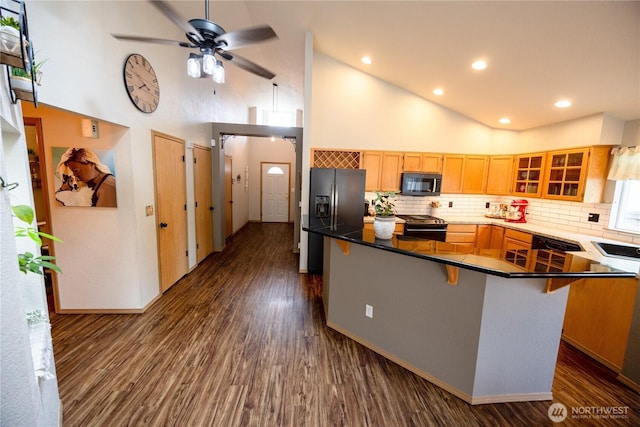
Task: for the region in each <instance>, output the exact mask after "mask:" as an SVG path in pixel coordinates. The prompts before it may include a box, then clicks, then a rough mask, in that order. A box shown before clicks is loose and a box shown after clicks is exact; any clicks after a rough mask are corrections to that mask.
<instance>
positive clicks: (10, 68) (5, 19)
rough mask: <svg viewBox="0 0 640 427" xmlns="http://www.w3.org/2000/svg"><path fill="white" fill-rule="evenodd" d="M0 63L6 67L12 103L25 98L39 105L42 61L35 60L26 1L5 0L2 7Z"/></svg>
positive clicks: (0, 18) (0, 11)
mask: <svg viewBox="0 0 640 427" xmlns="http://www.w3.org/2000/svg"><path fill="white" fill-rule="evenodd" d="M12 5H13V6H14V8H11V6H12ZM0 63H2V64H5V65H6V66H7V79H8V81H9V89H10V90H9V93H10V94H11V102H13V103H14V104H15V103H16V102H17V100H18V99H22V100H24V101H30V102H33V103H34V104H35V105H36V106H37V105H38V101H37V91H36V87H37V85H39V84H40V76H41V75H42V73H41V71H40V66H41V65H42V62H39V63H36V62H35V58H34V54H33V44H32V43H31V41H30V40H29V28H28V25H27V10H26V8H25V4H24V2H23V1H19V0H9V1H4V2H3V3H2V6H0Z"/></svg>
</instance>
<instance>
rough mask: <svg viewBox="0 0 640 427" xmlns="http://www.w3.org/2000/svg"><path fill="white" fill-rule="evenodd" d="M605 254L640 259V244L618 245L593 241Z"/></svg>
mask: <svg viewBox="0 0 640 427" xmlns="http://www.w3.org/2000/svg"><path fill="white" fill-rule="evenodd" d="M593 244H594V246H595V247H596V248H598V250H599V251H600V252H602V254H603V255H605V256H612V257H616V258H626V259H638V260H640V246H629V245H617V244H615V243H604V242H593Z"/></svg>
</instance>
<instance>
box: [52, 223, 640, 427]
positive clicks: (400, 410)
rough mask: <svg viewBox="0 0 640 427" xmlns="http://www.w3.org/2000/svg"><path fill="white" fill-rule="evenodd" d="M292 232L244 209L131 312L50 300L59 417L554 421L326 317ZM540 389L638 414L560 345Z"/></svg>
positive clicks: (629, 394) (292, 422) (631, 402)
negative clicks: (201, 255)
mask: <svg viewBox="0 0 640 427" xmlns="http://www.w3.org/2000/svg"><path fill="white" fill-rule="evenodd" d="M292 241H293V225H292V224H282V223H265V224H259V223H249V224H248V225H247V226H245V227H244V228H243V229H241V230H240V231H239V232H238V233H237V234H236V235H235V236H233V237H232V238H231V239H229V241H228V242H227V248H226V249H225V251H224V252H222V253H216V254H213V255H211V256H209V257H208V258H207V259H205V260H204V261H203V262H202V263H201V264H200V265H199V266H198V267H197V268H196V269H195V270H194V271H192V272H191V273H190V274H188V275H187V276H185V277H184V278H183V279H181V280H180V281H179V282H178V283H177V284H175V285H174V286H172V287H171V288H170V289H169V290H168V291H167V292H166V293H165V294H164V295H163V296H162V298H160V299H159V300H158V301H157V302H156V303H155V304H154V305H153V306H152V307H151V308H150V309H149V310H148V311H147V312H146V313H144V314H136V315H59V314H52V315H51V323H52V335H53V345H54V351H55V360H56V369H57V375H58V382H59V389H60V398H61V400H62V403H63V405H64V407H63V412H64V415H63V422H64V426H65V427H72V426H92V427H94V426H126V425H129V426H140V425H152V426H159V425H167V426H224V427H227V426H230V427H235V426H292V427H298V426H382V427H396V426H430V425H456V426H498V425H505V426H507V425H508V426H514V425H518V426H534V425H535V426H539V425H552V424H553V423H552V422H551V421H550V419H549V418H548V415H547V410H548V408H549V405H550V404H551V402H549V401H542V402H523V403H509V404H495V405H479V406H470V405H468V404H467V403H465V402H463V401H462V400H460V399H458V398H456V397H454V396H453V395H451V394H449V393H447V392H445V391H443V390H442V389H440V388H438V387H436V386H434V385H432V384H431V383H429V382H427V381H426V380H424V379H422V378H420V377H418V376H416V375H414V374H412V373H411V372H409V371H407V370H405V369H404V368H401V367H399V366H398V365H396V364H394V363H392V362H390V361H388V360H386V359H385V358H383V357H381V356H379V355H377V354H376V353H374V352H372V351H370V350H368V349H366V348H364V347H363V346H361V345H359V344H357V343H355V342H353V341H351V340H350V339H348V338H346V337H344V336H343V335H341V334H339V333H337V332H335V331H333V330H331V329H329V328H327V327H326V326H325V322H324V313H323V309H322V297H321V292H322V283H321V277H320V276H313V275H305V274H299V273H298V259H297V255H296V254H293V253H292V251H291V242H292ZM365 273H367V272H363V274H362V276H363V277H370V278H371V277H375V274H374V273H372V272H368V274H365ZM553 392H554V402H561V403H564V404H565V405H566V406H567V407H568V408H571V407H574V406H585V407H586V406H589V407H613V406H615V407H625V406H626V407H629V409H628V411H627V412H628V414H627V415H628V418H626V419H622V420H591V422H594V421H595V422H598V421H600V422H603V421H604V422H605V423H606V425H640V403H639V402H638V400H639V399H638V395H637V394H636V393H635V392H633V391H631V390H630V389H628V388H627V387H625V386H623V385H621V384H620V383H618V382H617V381H616V380H615V374H614V373H612V372H610V371H609V370H607V369H605V368H603V367H601V366H600V365H598V364H596V363H595V362H592V361H591V360H590V359H588V358H586V357H584V356H583V355H582V354H580V353H579V352H577V351H575V350H574V349H572V348H571V347H569V346H567V345H562V346H561V349H560V356H559V361H558V366H557V370H556V377H555V381H554V387H553ZM586 421H589V420H586ZM562 425H588V424H585V420H576V419H571V418H568V419H567V420H566V421H565V422H564V423H563V424H562Z"/></svg>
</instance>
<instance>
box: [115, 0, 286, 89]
mask: <svg viewBox="0 0 640 427" xmlns="http://www.w3.org/2000/svg"><path fill="white" fill-rule="evenodd" d="M149 2H150V3H151V4H152V5H153V6H155V7H156V8H157V9H158V10H159V11H160V12H162V14H164V15H165V16H166V17H167V18H168V19H169V20H171V21H172V22H173V23H174V24H176V25H177V26H178V27H179V28H181V29H182V30H183V31H184V32H185V35H186V37H187V39H188V42H187V41H177V40H167V39H159V38H153V37H142V36H131V35H124V34H111V35H112V36H113V37H115V38H117V39H118V40H127V41H138V42H147V43H160V44H169V45H177V46H181V47H186V48H189V49H200V54H195V53H191V54H190V56H189V59H188V60H187V72H188V74H189V75H190V76H191V77H201V76H203V75H204V76H206V75H209V76H213V78H214V81H216V82H219V83H223V82H224V67H222V62H221V61H219V60H217V59H215V55H218V56H219V57H220V58H222V59H224V60H226V61H229V62H231V63H232V64H234V65H236V66H237V67H240V68H242V69H243V70H246V71H249V72H250V73H253V74H256V75H258V76H260V77H264V78H266V79H272V78H274V77H275V74H274V73H272V72H271V71H269V70H267V69H265V68H263V67H261V66H260V65H258V64H256V63H254V62H252V61H250V60H248V59H246V58H243V57H242V56H240V55H237V54H235V53H231V52H230V50H233V49H237V48H240V47H244V46H248V45H250V44H254V43H260V42H263V41H267V40H270V39H272V38H277V37H278V36H277V35H276V33H275V31H273V29H272V28H271V27H270V26H268V25H263V26H259V27H253V28H247V29H243V30H237V31H231V32H226V31H225V30H224V29H223V28H222V27H221V26H219V25H218V24H216V23H215V22H213V21H210V20H209V0H205V18H204V19H200V18H195V19H191V20H189V21H187V20H186V19H185V18H183V17H182V16H181V15H180V13H178V12H177V11H176V10H175V9H174V8H173V7H172V6H171V5H170V4H169V3H168V2H166V1H164V0H149ZM220 73H222V75H221V76H220ZM220 78H221V81H220Z"/></svg>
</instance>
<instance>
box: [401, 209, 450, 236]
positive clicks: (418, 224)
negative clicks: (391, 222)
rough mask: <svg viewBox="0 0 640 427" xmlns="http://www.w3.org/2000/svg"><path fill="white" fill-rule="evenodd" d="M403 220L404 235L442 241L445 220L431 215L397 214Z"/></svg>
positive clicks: (444, 234) (445, 225)
mask: <svg viewBox="0 0 640 427" xmlns="http://www.w3.org/2000/svg"><path fill="white" fill-rule="evenodd" d="M398 218H402V219H403V220H404V221H405V222H404V235H405V236H413V237H420V238H423V239H430V240H437V241H439V242H444V241H445V239H446V237H447V222H446V221H445V220H444V219H440V218H436V217H434V216H431V215H398Z"/></svg>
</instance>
